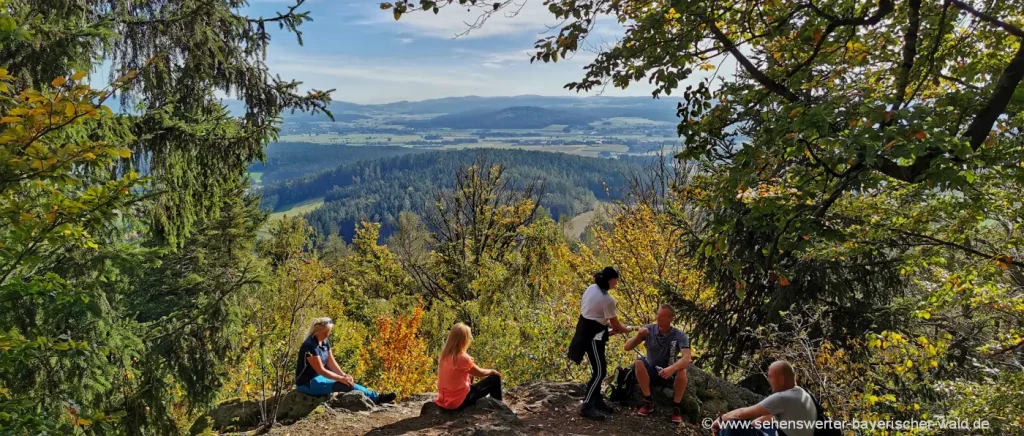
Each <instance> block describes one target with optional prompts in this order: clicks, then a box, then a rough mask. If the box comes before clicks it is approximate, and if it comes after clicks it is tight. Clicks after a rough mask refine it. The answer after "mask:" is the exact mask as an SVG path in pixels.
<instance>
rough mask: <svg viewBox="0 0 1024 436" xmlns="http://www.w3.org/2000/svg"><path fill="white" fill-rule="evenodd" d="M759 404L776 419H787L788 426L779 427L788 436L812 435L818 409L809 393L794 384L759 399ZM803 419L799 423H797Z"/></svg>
mask: <svg viewBox="0 0 1024 436" xmlns="http://www.w3.org/2000/svg"><path fill="white" fill-rule="evenodd" d="M760 404H761V406H763V407H764V408H765V409H767V410H768V412H769V413H771V414H772V415H773V416H775V420H776V421H789V422H788V423H787V425H788V427H780V428H781V429H782V431H784V432H786V434H787V435H789V436H814V421H817V419H818V411H817V410H816V409H815V407H814V400H813V399H811V395H810V394H808V393H807V391H805V390H804V388H801V387H800V386H794V387H793V388H792V389H787V390H785V391H782V392H776V393H774V394H771V395H769V396H768V397H767V398H765V399H763V400H761V403H760ZM798 421H803V422H804V424H803V425H801V424H799V423H797V422H798Z"/></svg>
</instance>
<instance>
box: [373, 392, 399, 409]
mask: <svg viewBox="0 0 1024 436" xmlns="http://www.w3.org/2000/svg"><path fill="white" fill-rule="evenodd" d="M395 398H398V395H396V394H395V393H394V392H388V393H385V394H380V395H377V401H376V403H377V405H378V406H379V405H381V404H391V403H394V402H395Z"/></svg>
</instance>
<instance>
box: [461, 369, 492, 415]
mask: <svg viewBox="0 0 1024 436" xmlns="http://www.w3.org/2000/svg"><path fill="white" fill-rule="evenodd" d="M488 395H490V396H491V398H494V399H495V400H498V401H501V377H500V376H497V375H489V376H487V377H484V378H482V379H480V381H478V382H476V383H474V384H473V385H472V386H470V387H469V393H468V394H466V399H465V400H462V404H460V405H459V408H460V409H461V408H463V407H467V406H471V405H472V404H473V403H475V402H476V400H479V399H481V398H483V397H486V396H488Z"/></svg>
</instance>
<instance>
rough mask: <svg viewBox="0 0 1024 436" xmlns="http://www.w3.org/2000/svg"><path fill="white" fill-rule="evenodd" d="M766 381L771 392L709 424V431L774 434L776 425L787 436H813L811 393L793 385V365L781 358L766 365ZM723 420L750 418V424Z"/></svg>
mask: <svg viewBox="0 0 1024 436" xmlns="http://www.w3.org/2000/svg"><path fill="white" fill-rule="evenodd" d="M768 384H770V385H771V386H772V394H771V395H769V396H768V397H767V398H765V399H763V400H761V402H760V403H758V404H755V405H753V406H750V407H743V408H740V409H736V410H733V411H731V412H729V413H726V414H725V415H722V417H721V418H719V419H718V421H715V423H714V424H713V425H712V426H711V429H712V431H713V432H714V433H715V434H716V435H717V436H775V435H776V434H777V432H776V430H775V429H776V428H777V429H780V430H782V433H785V434H786V436H814V422H815V421H817V419H818V411H817V408H816V407H815V406H814V399H813V398H811V394H808V393H807V391H805V390H804V388H801V387H800V386H797V385H796V373H795V372H794V371H793V366H792V365H790V364H789V362H786V361H784V360H779V361H776V362H775V363H773V364H771V366H769V367H768ZM725 421H750V422H749V424H750V425H749V427H748V428H728V427H730V425H726V424H725V423H724V422H725ZM773 421H774V422H773ZM733 424H736V423H733ZM769 424H773V426H770V425H769ZM762 427H763V428H762ZM769 427H771V428H769Z"/></svg>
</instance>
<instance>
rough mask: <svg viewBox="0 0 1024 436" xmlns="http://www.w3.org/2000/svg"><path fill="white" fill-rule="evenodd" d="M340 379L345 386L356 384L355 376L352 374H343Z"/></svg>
mask: <svg viewBox="0 0 1024 436" xmlns="http://www.w3.org/2000/svg"><path fill="white" fill-rule="evenodd" d="M338 381H339V382H341V384H343V385H345V386H348V387H352V386H355V384H356V380H355V379H354V378H352V376H350V375H348V374H345V375H343V376H341V380H338Z"/></svg>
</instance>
